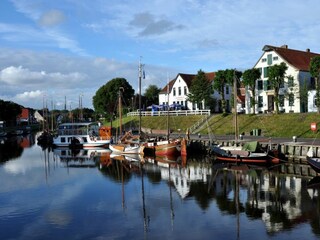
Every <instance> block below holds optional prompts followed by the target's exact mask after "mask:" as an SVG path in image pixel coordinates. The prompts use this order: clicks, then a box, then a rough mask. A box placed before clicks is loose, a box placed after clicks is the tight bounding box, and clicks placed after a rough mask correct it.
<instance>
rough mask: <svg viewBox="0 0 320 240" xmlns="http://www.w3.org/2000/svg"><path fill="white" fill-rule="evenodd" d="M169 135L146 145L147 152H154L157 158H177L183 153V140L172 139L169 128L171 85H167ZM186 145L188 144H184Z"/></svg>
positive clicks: (168, 128) (168, 127)
mask: <svg viewBox="0 0 320 240" xmlns="http://www.w3.org/2000/svg"><path fill="white" fill-rule="evenodd" d="M167 101H168V105H167V135H166V139H164V140H157V141H153V142H149V143H146V144H145V151H148V150H150V149H151V150H152V151H154V155H155V156H177V155H179V154H180V153H181V140H180V139H170V126H169V110H170V109H169V108H170V107H169V83H168V85H167ZM183 143H184V144H185V145H186V142H185V141H184V142H183ZM185 145H184V147H183V149H184V151H183V153H184V155H186V146H185Z"/></svg>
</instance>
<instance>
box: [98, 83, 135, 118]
mask: <svg viewBox="0 0 320 240" xmlns="http://www.w3.org/2000/svg"><path fill="white" fill-rule="evenodd" d="M120 88H122V90H123V91H122V100H123V101H124V105H126V106H128V104H129V103H130V102H131V99H132V97H133V96H134V90H133V88H132V86H131V85H130V84H129V83H128V82H127V80H126V79H125V78H114V79H112V80H110V81H109V82H107V83H106V84H105V85H103V86H102V87H100V88H99V89H98V90H97V92H96V94H95V95H94V96H93V107H94V109H95V111H96V112H97V113H99V114H101V115H105V116H107V117H111V116H112V115H113V113H114V112H115V111H116V109H117V103H118V98H119V95H118V94H119V89H120Z"/></svg>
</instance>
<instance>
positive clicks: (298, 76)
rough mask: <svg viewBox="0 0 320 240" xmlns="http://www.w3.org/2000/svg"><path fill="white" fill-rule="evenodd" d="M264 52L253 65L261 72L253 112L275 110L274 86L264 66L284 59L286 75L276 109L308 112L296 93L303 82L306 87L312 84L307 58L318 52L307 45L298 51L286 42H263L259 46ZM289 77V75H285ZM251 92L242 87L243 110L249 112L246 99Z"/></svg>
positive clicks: (311, 86) (248, 100)
mask: <svg viewBox="0 0 320 240" xmlns="http://www.w3.org/2000/svg"><path fill="white" fill-rule="evenodd" d="M262 50H263V51H264V53H263V54H262V56H261V57H260V58H259V60H258V61H257V63H256V64H255V65H254V68H258V69H259V70H260V72H261V79H259V80H258V81H257V84H256V99H255V100H256V103H257V104H256V105H255V108H256V112H257V113H268V112H273V111H274V110H275V99H274V90H273V89H272V88H271V87H270V83H269V81H268V69H269V67H270V66H273V65H275V64H281V63H282V62H284V63H286V65H287V67H288V69H287V71H286V79H285V81H284V83H283V85H282V87H281V88H280V90H279V110H280V112H285V113H289V112H295V113H300V112H308V108H310V107H308V102H307V99H305V100H304V99H303V98H302V97H301V96H300V91H301V89H302V88H303V87H304V86H306V87H307V88H308V89H312V88H314V79H313V78H312V77H311V75H310V72H309V65H310V61H311V59H312V58H313V57H315V56H320V54H318V53H313V52H311V51H310V49H306V50H305V51H299V50H294V49H290V48H288V45H283V46H281V47H275V46H270V45H265V46H264V47H263V49H262ZM288 77H289V78H288ZM251 96H252V93H251V92H250V91H246V98H245V99H246V109H245V111H246V113H252V112H253V106H252V105H251V103H250V97H251Z"/></svg>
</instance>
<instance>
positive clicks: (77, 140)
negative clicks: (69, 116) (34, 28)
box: [53, 122, 111, 148]
mask: <svg viewBox="0 0 320 240" xmlns="http://www.w3.org/2000/svg"><path fill="white" fill-rule="evenodd" d="M110 132H111V131H110ZM100 133H101V131H100V127H99V125H98V123H95V122H81V123H62V124H60V125H59V128H58V133H57V136H55V137H54V138H53V145H54V146H58V147H70V148H77V147H80V148H81V147H84V148H86V147H102V146H107V145H108V144H109V143H110V139H111V133H109V135H105V136H102V135H101V134H100Z"/></svg>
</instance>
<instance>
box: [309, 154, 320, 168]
mask: <svg viewBox="0 0 320 240" xmlns="http://www.w3.org/2000/svg"><path fill="white" fill-rule="evenodd" d="M307 162H308V164H309V165H310V166H311V167H312V168H313V169H314V170H315V171H316V172H320V158H318V157H309V156H307Z"/></svg>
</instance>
